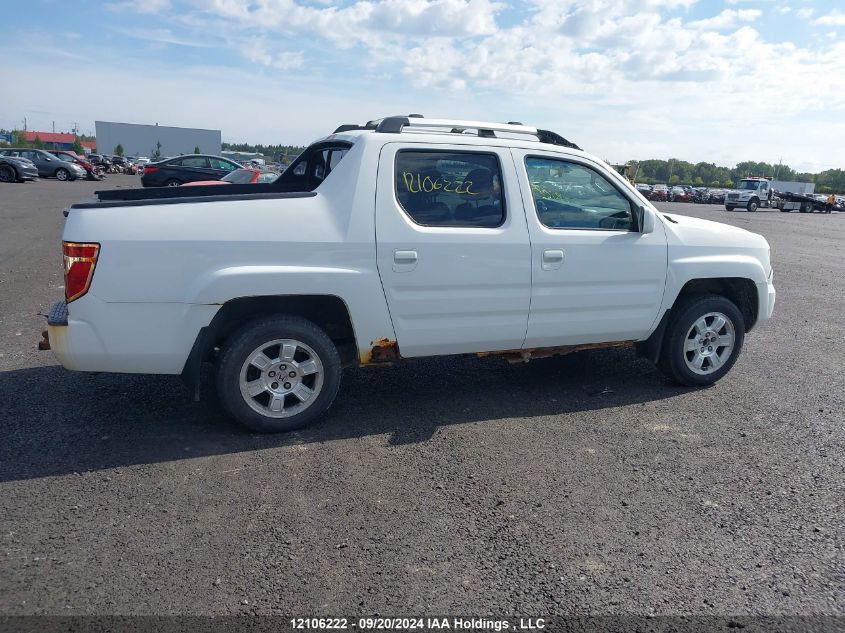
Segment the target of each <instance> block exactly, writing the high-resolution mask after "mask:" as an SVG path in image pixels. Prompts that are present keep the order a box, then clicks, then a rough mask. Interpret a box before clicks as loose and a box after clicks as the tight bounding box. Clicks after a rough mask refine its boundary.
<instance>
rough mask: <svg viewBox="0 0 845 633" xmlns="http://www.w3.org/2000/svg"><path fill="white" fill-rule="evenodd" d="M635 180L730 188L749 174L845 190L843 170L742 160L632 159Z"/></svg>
mask: <svg viewBox="0 0 845 633" xmlns="http://www.w3.org/2000/svg"><path fill="white" fill-rule="evenodd" d="M628 164H629V165H631V167H632V170H631V171H632V173H633V175H634V180H635V181H636V182H644V183H646V184H650V185H652V184H657V183H665V184H669V185H692V186H694V187H726V188H730V187H733V186H734V185H735V184H736V183H737V182H739V181H740V180H742V179H743V178H748V177H749V176H768V177H772V178H774V179H775V180H789V181H793V182H813V183H815V184H816V191H817V192H818V193H834V192H835V193H840V192H845V170H842V169H828V170H825V171H821V172H819V173H816V174H813V173H809V172H798V171H796V170H794V169H792V168H791V167H790V166H789V165H773V164H771V163H765V162H755V161H743V162H741V163H737V165H736V167H733V168H731V167H722V166H719V165H716V164H714V163H705V162H701V163H690V162H688V161H685V160H678V159H677V158H670V159H669V160H657V159H650V160H640V161H637V160H632V161H629V162H628Z"/></svg>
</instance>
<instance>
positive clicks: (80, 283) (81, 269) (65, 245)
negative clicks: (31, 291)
mask: <svg viewBox="0 0 845 633" xmlns="http://www.w3.org/2000/svg"><path fill="white" fill-rule="evenodd" d="M62 254H63V255H64V263H65V301H66V302H67V303H70V302H71V301H73V300H74V299H78V298H79V297H81V296H82V295H84V294H85V293H86V292H88V287H89V286H90V285H91V278H92V277H93V276H94V267H95V266H96V265H97V256H98V255H99V254H100V245H99V244H80V243H78V242H62Z"/></svg>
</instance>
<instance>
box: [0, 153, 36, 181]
mask: <svg viewBox="0 0 845 633" xmlns="http://www.w3.org/2000/svg"><path fill="white" fill-rule="evenodd" d="M36 178H38V168H37V167H36V166H35V163H33V162H32V161H31V160H29V159H28V158H24V157H23V156H3V155H0V182H24V181H25V180H35V179H36Z"/></svg>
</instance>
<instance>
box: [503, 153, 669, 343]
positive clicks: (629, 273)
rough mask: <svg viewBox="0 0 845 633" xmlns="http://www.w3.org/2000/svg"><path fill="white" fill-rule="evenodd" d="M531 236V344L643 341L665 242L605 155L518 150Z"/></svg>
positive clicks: (659, 292) (659, 285)
mask: <svg viewBox="0 0 845 633" xmlns="http://www.w3.org/2000/svg"><path fill="white" fill-rule="evenodd" d="M513 155H514V159H515V161H514V162H515V163H516V169H517V171H518V177H519V181H520V186H521V190H522V193H523V196H524V202H525V209H526V218H527V221H528V230H529V233H530V236H531V244H532V255H531V274H532V278H533V284H532V290H531V314H530V315H529V319H528V332H527V335H526V340H525V347H526V348H534V347H552V346H557V345H576V344H582V343H600V342H609V341H625V340H638V339H643V338H645V337H647V336H648V334H649V333H650V331H651V329H652V327H653V325H654V324H655V322H656V319H657V317H658V311H659V309H660V305H661V302H662V299H663V290H664V287H665V285H666V271H667V261H668V250H667V241H666V233H665V230H664V227H663V224H662V222H660V221H659V220H657V221H655V222H654V231H652V232H651V233H645V234H644V233H642V232H641V231H640V230H639V227H638V226H637V221H636V209H638V207H639V205H640V202H638V201H637V199H636V198H635V197H634V195H633V194H631V193H628V192H626V190H625V188H624V187H623V184H622V183H621V182H619V180H618V179H617V178H616V177H615V175H614V174H611V172H610V171H609V170H607V169H606V168H604V167H603V166H602V165H600V164H599V163H594V162H592V161H587V160H586V159H583V158H576V157H573V156H567V155H564V154H557V153H555V154H553V153H550V152H549V153H546V152H531V151H527V150H513Z"/></svg>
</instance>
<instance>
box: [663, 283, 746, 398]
mask: <svg viewBox="0 0 845 633" xmlns="http://www.w3.org/2000/svg"><path fill="white" fill-rule="evenodd" d="M672 313H673V315H672V317H671V319H670V321H669V326H668V327H667V329H666V338H665V340H664V342H663V349H662V351H661V356H660V360H659V362H658V367H659V368H660V370H661V371H662V372H663V373H664V374H666V375H667V376H669V377H670V378H672V379H673V380H674V381H675V382H678V383H680V384H682V385H687V386H690V387H701V386H705V385H711V384H713V383H714V382H716V381H717V380H719V379H720V378H721V377H722V376H724V375H725V374H727V373H728V371H730V369H731V367H733V364H734V363H735V362H736V359H737V357H738V356H739V353H740V351H741V350H742V343H743V341H744V339H745V322H744V321H743V318H742V314H741V313H740V311H739V308H737V307H736V305H735V304H734V303H733V302H732V301H730V300H729V299H726V298H725V297H723V296H721V295H713V294H708V295H692V296H690V297H689V298H687V299H686V300H684V301H682V302H681V303H680V304H679V305H676V306H675V307H674V308H673V309H672Z"/></svg>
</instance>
